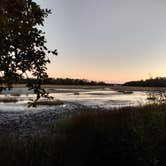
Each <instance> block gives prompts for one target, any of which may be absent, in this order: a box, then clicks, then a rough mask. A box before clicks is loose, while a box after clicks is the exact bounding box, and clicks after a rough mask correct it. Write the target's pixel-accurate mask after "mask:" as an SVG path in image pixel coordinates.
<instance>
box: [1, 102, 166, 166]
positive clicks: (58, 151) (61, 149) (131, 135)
mask: <svg viewBox="0 0 166 166" xmlns="http://www.w3.org/2000/svg"><path fill="white" fill-rule="evenodd" d="M47 132H48V133H47V134H46V135H36V136H33V137H27V138H21V137H19V136H13V135H12V136H1V138H0V165H5V166H10V165H12V166H19V165H25V166H33V165H35V166H36V165H38V166H56V165H57V166H66V165H72V166H76V165H78V166H92V165H110V166H122V165H128V166H165V165H166V104H162V105H157V104H156V105H148V106H140V107H128V108H121V109H115V110H111V111H108V110H96V111H94V110H93V111H91V110H85V112H82V113H80V114H77V115H74V116H72V117H71V118H69V119H65V120H59V121H58V122H57V121H56V122H55V123H53V124H50V126H49V128H48V130H47Z"/></svg>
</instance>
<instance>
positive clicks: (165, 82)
mask: <svg viewBox="0 0 166 166" xmlns="http://www.w3.org/2000/svg"><path fill="white" fill-rule="evenodd" d="M123 85H124V86H142V87H166V77H156V78H150V79H146V80H140V81H130V82H126V83H124V84H123Z"/></svg>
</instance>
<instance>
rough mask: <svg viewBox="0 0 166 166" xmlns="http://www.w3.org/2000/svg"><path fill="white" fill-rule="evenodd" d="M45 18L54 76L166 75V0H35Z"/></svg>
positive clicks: (112, 77)
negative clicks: (49, 12) (54, 54)
mask: <svg viewBox="0 0 166 166" xmlns="http://www.w3.org/2000/svg"><path fill="white" fill-rule="evenodd" d="M35 1H36V2H37V3H38V4H40V5H41V7H42V8H50V9H52V15H50V16H49V17H48V19H47V20H46V22H45V27H44V31H45V32H46V39H47V41H48V43H47V45H48V47H49V48H51V49H54V48H57V49H58V53H59V55H58V56H57V57H50V58H51V61H52V63H51V64H50V65H48V73H49V76H51V77H70V78H85V79H89V80H97V81H106V82H112V81H113V82H125V81H129V80H139V79H145V78H149V77H151V76H152V77H155V76H166V0H35Z"/></svg>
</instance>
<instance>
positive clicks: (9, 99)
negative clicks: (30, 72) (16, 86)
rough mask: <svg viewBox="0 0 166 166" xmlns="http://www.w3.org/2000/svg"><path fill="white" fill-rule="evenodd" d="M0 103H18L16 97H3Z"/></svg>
mask: <svg viewBox="0 0 166 166" xmlns="http://www.w3.org/2000/svg"><path fill="white" fill-rule="evenodd" d="M0 102H1V103H16V102H18V99H17V98H16V97H5V98H0Z"/></svg>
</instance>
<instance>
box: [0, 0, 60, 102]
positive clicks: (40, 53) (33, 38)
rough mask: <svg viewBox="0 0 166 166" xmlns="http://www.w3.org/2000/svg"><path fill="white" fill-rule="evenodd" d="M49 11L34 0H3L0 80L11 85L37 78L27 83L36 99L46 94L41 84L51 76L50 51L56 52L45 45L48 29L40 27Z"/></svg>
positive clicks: (1, 9) (1, 3) (0, 23)
mask: <svg viewBox="0 0 166 166" xmlns="http://www.w3.org/2000/svg"><path fill="white" fill-rule="evenodd" d="M48 14H51V11H50V10H48V9H41V8H40V6H39V5H38V4H37V3H35V2H34V1H33V0H1V1H0V74H1V80H0V83H1V84H4V85H5V88H11V87H12V84H14V83H17V82H18V81H19V80H20V79H22V78H28V76H29V75H30V76H32V77H33V78H35V79H36V82H35V84H31V83H30V84H28V83H27V86H28V87H29V88H30V89H33V90H34V93H35V94H36V99H35V101H36V100H38V99H39V98H40V97H41V96H45V97H46V96H47V93H46V91H45V90H44V89H43V88H41V84H42V82H43V81H44V80H45V79H47V77H48V75H47V66H46V65H47V64H48V63H50V60H49V58H48V55H49V54H53V55H57V51H56V50H54V51H51V50H49V49H48V48H47V47H46V45H45V44H46V39H45V33H44V32H43V31H42V30H41V29H40V28H39V27H40V26H43V25H44V20H45V18H46V17H47V16H48ZM3 88H4V87H3ZM3 88H2V89H3Z"/></svg>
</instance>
